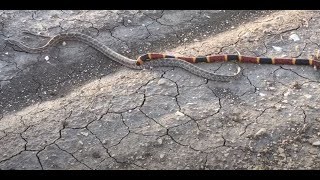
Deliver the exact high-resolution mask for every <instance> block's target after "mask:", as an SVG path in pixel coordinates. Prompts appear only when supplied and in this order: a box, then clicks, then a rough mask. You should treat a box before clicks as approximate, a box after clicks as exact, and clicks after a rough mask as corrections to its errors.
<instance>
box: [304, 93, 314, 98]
mask: <svg viewBox="0 0 320 180" xmlns="http://www.w3.org/2000/svg"><path fill="white" fill-rule="evenodd" d="M303 96H304V97H306V98H307V99H310V98H311V97H312V96H311V95H310V94H305V95H303Z"/></svg>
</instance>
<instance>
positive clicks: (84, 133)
mask: <svg viewBox="0 0 320 180" xmlns="http://www.w3.org/2000/svg"><path fill="white" fill-rule="evenodd" d="M80 134H82V135H84V136H88V135H89V133H88V132H81V133H80Z"/></svg>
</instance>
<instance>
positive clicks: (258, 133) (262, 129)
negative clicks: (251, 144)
mask: <svg viewBox="0 0 320 180" xmlns="http://www.w3.org/2000/svg"><path fill="white" fill-rule="evenodd" d="M266 132H267V130H266V129H265V128H261V129H260V130H259V131H258V132H257V133H256V134H255V135H254V136H255V137H258V136H261V135H263V134H265V133H266Z"/></svg>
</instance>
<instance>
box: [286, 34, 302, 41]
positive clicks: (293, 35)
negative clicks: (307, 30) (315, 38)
mask: <svg viewBox="0 0 320 180" xmlns="http://www.w3.org/2000/svg"><path fill="white" fill-rule="evenodd" d="M289 40H293V41H294V42H296V41H299V40H300V38H299V36H298V35H297V34H291V35H290V36H289Z"/></svg>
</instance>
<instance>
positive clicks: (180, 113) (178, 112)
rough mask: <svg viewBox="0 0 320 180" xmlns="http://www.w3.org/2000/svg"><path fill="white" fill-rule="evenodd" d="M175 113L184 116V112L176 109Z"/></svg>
mask: <svg viewBox="0 0 320 180" xmlns="http://www.w3.org/2000/svg"><path fill="white" fill-rule="evenodd" d="M175 114H176V115H178V116H184V114H183V113H182V112H180V111H177V112H176V113H175Z"/></svg>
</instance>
